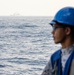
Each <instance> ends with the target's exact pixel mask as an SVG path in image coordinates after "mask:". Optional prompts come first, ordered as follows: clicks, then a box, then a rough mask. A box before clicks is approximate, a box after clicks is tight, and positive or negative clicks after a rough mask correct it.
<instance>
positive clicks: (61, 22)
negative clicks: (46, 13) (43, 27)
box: [41, 7, 74, 75]
mask: <svg viewBox="0 0 74 75" xmlns="http://www.w3.org/2000/svg"><path fill="white" fill-rule="evenodd" d="M50 25H51V26H52V28H53V30H52V35H53V39H54V42H55V44H58V43H60V44H61V48H60V49H59V50H57V51H55V52H54V53H53V54H52V55H51V58H50V60H49V62H48V64H47V65H46V67H45V68H44V70H43V72H42V74H41V75H74V8H73V7H64V8H62V9H60V10H59V11H58V12H57V13H56V15H55V16H54V18H53V20H52V21H51V22H50Z"/></svg>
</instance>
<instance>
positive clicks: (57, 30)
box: [52, 24, 66, 44]
mask: <svg viewBox="0 0 74 75" xmlns="http://www.w3.org/2000/svg"><path fill="white" fill-rule="evenodd" d="M52 28H53V31H52V34H53V39H54V42H55V43H56V44H57V43H62V42H63V41H64V39H65V38H66V34H65V29H64V28H63V27H61V26H59V25H57V24H55V25H53V26H52Z"/></svg>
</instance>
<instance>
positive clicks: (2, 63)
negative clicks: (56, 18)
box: [0, 16, 59, 75]
mask: <svg viewBox="0 0 74 75" xmlns="http://www.w3.org/2000/svg"><path fill="white" fill-rule="evenodd" d="M51 19H52V17H23V16H22V17H13V16H8V17H0V75H40V74H41V73H42V71H43V69H44V67H45V65H46V63H47V62H48V60H49V59H50V56H51V54H52V53H53V52H54V51H55V50H57V48H59V45H55V44H54V41H53V38H52V34H51V31H52V27H51V26H50V25H49V22H50V21H51Z"/></svg>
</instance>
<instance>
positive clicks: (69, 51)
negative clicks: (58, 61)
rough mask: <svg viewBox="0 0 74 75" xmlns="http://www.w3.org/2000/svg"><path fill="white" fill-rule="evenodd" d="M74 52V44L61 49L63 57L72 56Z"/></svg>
mask: <svg viewBox="0 0 74 75" xmlns="http://www.w3.org/2000/svg"><path fill="white" fill-rule="evenodd" d="M73 50H74V44H73V45H72V46H70V47H68V48H63V49H61V51H62V55H66V54H70V53H71V52H72V51H73Z"/></svg>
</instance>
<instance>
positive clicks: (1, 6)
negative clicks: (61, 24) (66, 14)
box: [0, 0, 74, 16]
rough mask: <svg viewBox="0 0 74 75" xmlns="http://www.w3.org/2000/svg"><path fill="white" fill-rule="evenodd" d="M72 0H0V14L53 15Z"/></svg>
mask: <svg viewBox="0 0 74 75" xmlns="http://www.w3.org/2000/svg"><path fill="white" fill-rule="evenodd" d="M66 6H72V7H74V0H0V16H10V15H14V16H16V15H17V16H54V15H55V13H56V12H57V11H58V10H59V9H61V8H63V7H66Z"/></svg>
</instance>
